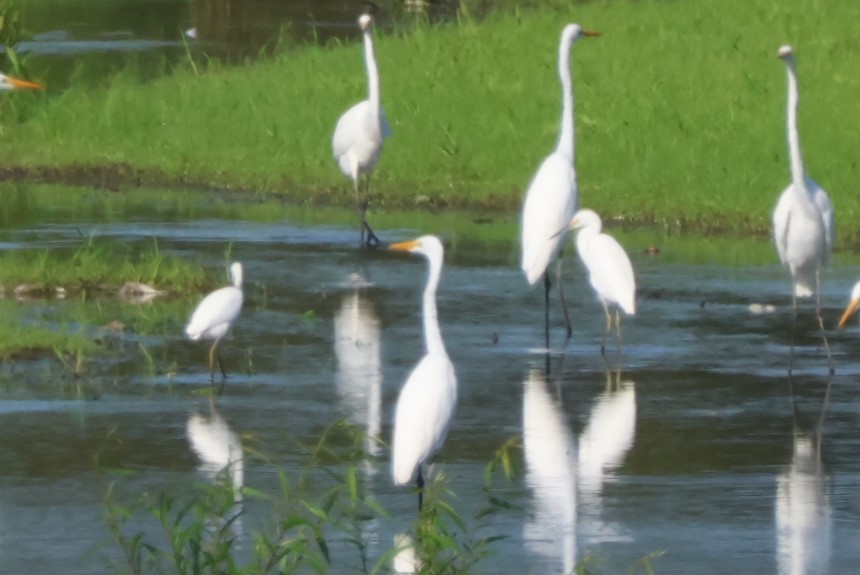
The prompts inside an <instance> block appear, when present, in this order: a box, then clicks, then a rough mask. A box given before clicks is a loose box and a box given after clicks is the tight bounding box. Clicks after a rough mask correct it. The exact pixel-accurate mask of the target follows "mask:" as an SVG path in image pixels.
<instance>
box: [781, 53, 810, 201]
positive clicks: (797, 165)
mask: <svg viewBox="0 0 860 575" xmlns="http://www.w3.org/2000/svg"><path fill="white" fill-rule="evenodd" d="M785 68H786V70H787V71H788V120H787V127H788V151H789V154H790V156H791V181H792V183H793V184H794V187H795V189H796V190H797V191H800V192H803V193H804V195H807V194H806V172H805V171H804V169H803V159H802V158H801V157H800V137H799V136H798V134H797V100H798V96H797V70H796V69H795V65H794V58H792V57H791V56H789V57H788V58H786V59H785Z"/></svg>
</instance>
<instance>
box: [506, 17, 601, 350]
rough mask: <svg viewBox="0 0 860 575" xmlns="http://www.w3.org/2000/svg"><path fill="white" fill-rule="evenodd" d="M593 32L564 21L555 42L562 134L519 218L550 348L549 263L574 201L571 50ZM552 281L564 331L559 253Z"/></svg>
mask: <svg viewBox="0 0 860 575" xmlns="http://www.w3.org/2000/svg"><path fill="white" fill-rule="evenodd" d="M599 35H600V34H599V33H597V32H590V31H588V30H583V29H582V28H581V27H580V26H579V24H568V25H567V26H565V27H564V30H563V31H562V33H561V43H560V44H559V47H558V76H559V78H560V79H561V93H562V110H561V134H559V137H558V145H557V146H556V148H555V151H554V152H553V153H552V154H550V155H549V156H547V157H546V159H544V161H543V163H542V164H541V166H540V168H538V171H537V173H536V174H535V176H534V178H533V179H532V181H531V183H530V184H529V189H528V191H527V192H526V197H525V200H524V201H523V213H522V224H521V230H520V231H521V236H520V239H521V244H522V266H521V267H522V270H523V272H525V274H526V279H527V280H528V282H529V285H534V284H535V283H536V282H537V281H538V279H540V277H541V276H543V279H544V303H545V323H544V329H545V336H546V347H547V349H549V290H550V279H549V271H548V268H549V264H550V261H551V260H552V259H553V258H554V257H556V256H558V254H559V252H560V251H561V249H562V247H563V246H564V239H565V234H561V235H554V234H555V232H557V231H558V230H559V229H561V228H562V226H565V225H567V223H568V222H569V221H570V218H571V216H572V215H573V212H575V211H576V206H577V204H578V201H579V198H578V192H577V187H576V171H575V169H574V136H573V86H572V79H571V75H570V50H571V48H572V46H573V43H574V42H576V41H577V40H579V39H580V38H584V37H589V36H599ZM556 283H558V296H559V299H560V300H561V308H562V310H563V311H564V320H565V322H566V324H567V337H570V334H571V333H572V330H571V327H570V316H569V315H568V313H567V305H566V304H565V301H564V291H563V290H562V287H561V258H558V266H557V268H556Z"/></svg>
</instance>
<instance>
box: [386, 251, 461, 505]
mask: <svg viewBox="0 0 860 575" xmlns="http://www.w3.org/2000/svg"><path fill="white" fill-rule="evenodd" d="M389 249H392V250H397V251H407V252H413V253H417V254H421V255H423V256H424V257H426V258H427V262H428V263H429V268H430V270H429V275H428V278H427V287H426V288H425V289H424V303H423V314H424V343H425V346H426V348H427V353H426V355H425V356H424V357H423V358H422V359H421V361H420V362H419V363H418V365H417V366H415V369H413V370H412V373H411V374H409V379H407V380H406V383H405V384H404V385H403V389H401V390H400V397H399V398H398V400H397V408H396V410H395V415H394V440H393V442H392V443H393V447H392V457H391V471H392V475H393V478H394V484H395V485H406V484H408V483H411V482H412V481H413V480H415V481H416V484H417V486H418V510H419V511H420V510H421V504H422V499H423V494H422V491H423V487H424V474H423V470H422V467H423V466H424V465H425V464H427V463H429V462H430V461H431V460H432V458H433V455H434V454H435V453H436V452H437V451H439V449H440V448H441V447H442V444H443V443H445V438H446V437H447V435H448V427H449V426H450V424H451V417H452V416H453V415H454V409H455V408H456V406H457V375H456V374H455V373H454V365H453V364H452V363H451V360H450V359H449V358H448V354H447V353H446V351H445V342H444V341H443V340H442V332H441V331H440V329H439V320H438V319H437V316H436V288H437V287H438V285H439V278H440V276H441V275H442V261H443V259H444V252H445V250H444V248H443V247H442V242H440V241H439V238H437V237H435V236H422V237H420V238H418V239H417V240H413V241H409V242H402V243H398V244H393V245H391V246H389Z"/></svg>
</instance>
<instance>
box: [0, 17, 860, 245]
mask: <svg viewBox="0 0 860 575" xmlns="http://www.w3.org/2000/svg"><path fill="white" fill-rule="evenodd" d="M858 17H860V5H858V4H857V3H856V2H854V1H853V0H833V1H831V2H827V3H823V2H820V1H818V0H788V1H785V2H779V3H776V2H772V3H762V2H746V1H744V0H713V1H707V2H706V1H693V0H690V1H685V2H666V1H657V0H645V1H642V2H612V3H604V2H592V3H586V4H582V5H580V4H576V5H574V6H572V7H570V8H567V9H562V8H559V9H557V10H543V11H540V10H539V11H534V12H523V13H520V14H512V13H508V14H497V15H494V16H491V17H489V18H488V19H486V20H484V21H482V22H481V23H475V22H473V21H471V20H468V19H463V20H462V21H461V22H459V23H452V24H449V25H443V26H440V27H437V28H432V29H431V28H427V27H422V26H418V27H417V28H415V29H414V30H411V31H409V32H393V33H390V34H389V35H381V34H377V43H376V44H377V46H376V48H377V56H378V60H379V67H380V70H381V73H382V97H383V105H384V107H385V109H386V111H387V114H388V116H389V118H390V120H391V122H392V125H393V128H394V137H393V138H392V139H391V140H389V141H388V142H387V144H386V149H385V150H384V153H383V157H382V160H381V161H380V164H379V166H378V169H377V172H376V175H375V177H374V182H373V183H374V186H375V189H376V190H377V191H378V192H379V196H378V198H379V201H378V202H377V204H376V205H377V206H380V205H382V206H385V207H387V208H394V207H399V208H403V207H405V208H414V207H420V208H424V207H428V206H429V207H432V206H458V207H474V208H479V209H482V210H494V211H502V212H506V213H515V212H516V210H517V209H518V208H519V205H520V202H521V198H522V194H523V191H524V189H525V187H526V186H527V184H528V182H529V179H530V178H531V175H532V174H533V172H534V170H535V169H536V167H537V166H538V164H539V163H540V161H541V159H542V158H543V157H544V156H545V155H546V154H547V153H548V152H549V151H550V150H551V149H552V148H553V146H554V144H555V139H556V137H557V131H558V119H559V107H560V104H559V99H560V95H559V92H560V89H559V86H558V80H557V77H556V57H557V56H556V54H557V42H558V36H559V33H560V31H561V27H562V23H563V22H565V21H574V20H575V21H579V22H582V23H583V24H584V25H586V26H587V27H589V28H593V29H596V30H600V31H602V32H603V33H604V35H603V37H601V38H599V39H596V40H587V41H582V42H580V43H578V44H577V46H576V47H575V49H574V58H573V61H574V63H573V67H572V68H573V73H574V83H575V93H576V101H577V118H576V125H577V169H578V176H579V182H580V189H581V199H582V204H583V205H587V206H590V207H593V208H595V209H596V210H598V211H599V212H601V213H602V214H603V215H604V217H606V218H608V217H620V218H624V219H626V220H628V221H633V222H637V223H641V222H647V221H652V220H656V221H660V222H665V223H668V224H670V225H672V226H675V225H678V226H679V227H680V228H681V229H682V230H684V229H689V230H705V231H711V232H713V231H717V232H720V233H723V232H726V231H730V232H735V233H751V232H752V233H760V234H764V233H765V232H766V230H767V229H769V217H770V212H771V210H772V208H773V205H774V204H775V201H776V197H777V195H778V194H779V193H780V192H781V190H782V189H783V188H784V187H785V185H786V184H787V183H788V180H789V169H788V163H787V151H786V144H785V83H786V81H785V70H784V66H783V64H782V62H780V61H779V60H778V59H777V58H776V50H777V47H778V46H779V45H780V44H782V43H786V42H790V43H792V44H794V45H795V48H796V51H797V54H798V65H799V74H800V89H801V108H800V129H801V142H802V145H803V149H804V152H805V159H806V164H807V167H808V170H809V173H810V174H811V175H812V176H813V177H815V178H816V179H817V180H818V181H819V182H820V183H821V184H822V185H823V186H824V187H825V188H826V189H828V190H829V192H830V193H831V196H832V197H833V200H834V204H835V205H836V209H837V214H838V216H837V219H838V223H839V228H840V239H841V241H842V242H849V243H851V244H854V243H856V241H857V239H858V237H859V236H858V229H857V227H856V225H855V224H853V221H854V215H855V214H857V213H858V210H859V209H860V204H858V201H860V200H858V197H857V194H855V193H854V188H853V186H854V183H855V182H856V181H857V180H858V176H860V174H858V168H857V162H856V159H855V158H854V157H853V150H855V149H856V148H857V145H856V139H857V136H856V133H857V132H856V130H855V129H854V128H853V123H852V122H851V121H850V119H851V118H853V117H854V115H856V114H855V111H856V99H857V98H856V94H857V93H858V91H860V77H858V76H857V74H856V73H855V71H856V69H857V68H858V66H860V40H858V39H857V36H856V34H855V30H854V24H853V23H854V22H855V21H856V20H857V18H858ZM198 70H199V69H198ZM365 86H366V84H365V74H364V69H363V66H362V63H361V49H360V46H359V45H358V44H356V43H350V44H345V45H337V44H333V45H330V46H325V47H316V46H309V47H306V48H304V49H302V50H299V51H291V52H287V53H284V54H282V55H280V56H279V57H277V58H275V59H273V60H270V61H262V62H258V63H254V64H250V65H247V66H243V67H236V68H227V67H223V66H221V65H218V64H215V63H212V64H210V65H209V66H208V68H207V69H206V70H205V71H200V74H199V75H196V74H195V72H194V71H193V70H191V69H190V68H186V67H182V66H180V67H179V69H177V70H176V71H175V73H173V74H171V75H169V76H168V77H165V78H162V79H159V80H156V81H151V82H142V81H140V80H138V79H137V74H136V73H135V71H134V68H130V69H129V70H128V71H126V72H124V73H122V74H119V75H118V76H115V77H113V78H111V79H110V80H109V81H107V82H102V83H101V84H100V85H95V86H94V85H92V84H90V83H86V82H83V81H82V82H81V83H80V84H79V85H76V86H75V87H74V88H72V89H69V90H67V91H65V92H63V93H49V95H48V96H47V97H44V98H40V97H39V96H35V97H34V96H33V95H32V94H14V95H11V96H12V98H6V99H5V101H3V102H2V104H3V108H5V110H3V111H2V112H5V113H2V115H0V121H2V122H3V134H2V136H3V137H2V141H0V154H2V156H3V157H4V162H5V163H6V165H7V166H8V165H23V166H43V167H54V166H64V167H68V166H73V165H96V166H103V167H104V166H110V165H128V166H130V168H123V170H124V172H123V174H125V176H124V177H126V179H127V180H129V181H134V182H137V181H138V180H141V181H143V182H144V183H146V182H148V181H152V182H158V183H165V182H170V183H174V184H175V183H180V184H181V183H187V182H197V183H202V184H205V185H207V186H215V187H226V188H242V189H248V190H254V191H257V192H275V193H279V194H284V195H285V196H286V197H288V198H291V199H294V200H297V201H310V202H333V203H339V204H342V205H348V203H349V202H350V198H351V191H350V190H349V184H348V182H347V181H346V180H345V179H344V178H343V177H342V176H341V174H340V173H339V171H338V169H337V167H336V166H335V164H334V162H333V160H332V158H331V150H330V140H331V133H332V130H333V127H334V124H335V122H336V120H337V118H338V116H339V115H340V114H341V113H342V112H343V111H344V110H346V108H347V107H349V106H350V105H351V104H353V103H354V102H356V101H357V100H359V99H361V98H364V97H365V93H366V87H365ZM121 177H122V174H121Z"/></svg>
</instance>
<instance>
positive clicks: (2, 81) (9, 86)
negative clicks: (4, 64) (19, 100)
mask: <svg viewBox="0 0 860 575" xmlns="http://www.w3.org/2000/svg"><path fill="white" fill-rule="evenodd" d="M44 89H45V87H44V86H43V85H42V84H39V83H37V82H29V81H27V80H19V79H18V78H13V77H12V76H7V75H5V74H0V91H8V90H44Z"/></svg>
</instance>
